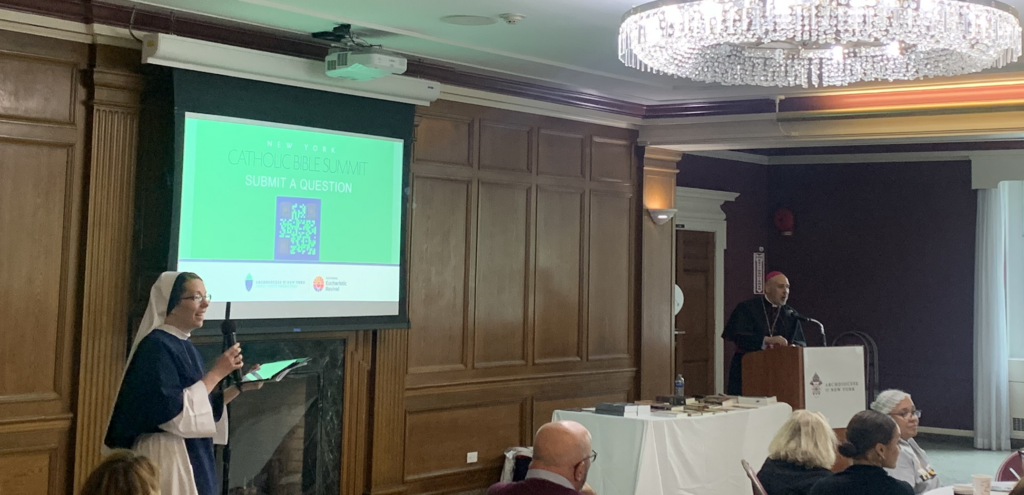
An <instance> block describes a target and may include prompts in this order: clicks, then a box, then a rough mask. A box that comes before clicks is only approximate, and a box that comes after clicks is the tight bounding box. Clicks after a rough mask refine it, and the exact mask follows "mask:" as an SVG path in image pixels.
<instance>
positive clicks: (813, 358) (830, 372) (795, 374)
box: [743, 346, 867, 472]
mask: <svg viewBox="0 0 1024 495" xmlns="http://www.w3.org/2000/svg"><path fill="white" fill-rule="evenodd" d="M864 387H865V384H864V348H863V347H861V346H843V347H796V346H789V347H778V348H775V349H766V350H763V351H757V352H751V353H748V354H747V355H745V356H743V395H750V396H772V395H774V396H775V398H776V399H778V401H779V402H785V403H786V404H789V405H790V406H792V407H793V409H794V410H796V409H807V410H810V411H817V412H820V413H822V414H823V415H824V416H825V418H826V419H828V422H829V425H830V426H832V429H833V430H835V432H836V436H837V437H839V441H840V442H842V441H843V440H845V439H846V425H847V423H849V422H850V418H852V417H853V415H854V414H857V413H858V412H860V411H863V410H864V409H867V404H866V403H865V396H864ZM849 464H850V460H849V459H846V458H845V457H842V456H837V457H836V464H835V465H834V466H832V471H834V472H839V471H842V470H843V469H845V468H846V466H848V465H849Z"/></svg>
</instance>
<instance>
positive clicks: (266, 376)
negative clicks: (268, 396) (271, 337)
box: [242, 358, 309, 383]
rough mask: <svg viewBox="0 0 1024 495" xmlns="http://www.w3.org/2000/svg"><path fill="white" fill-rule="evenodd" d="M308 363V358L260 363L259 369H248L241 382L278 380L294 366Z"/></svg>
mask: <svg viewBox="0 0 1024 495" xmlns="http://www.w3.org/2000/svg"><path fill="white" fill-rule="evenodd" d="M308 363H309V358H298V359H285V360H284V361H274V362H272V363H263V364H261V365H260V369H258V370H255V371H250V372H249V373H247V374H246V375H245V376H243V377H242V383H251V382H279V381H281V379H282V378H284V377H285V375H287V374H288V373H290V372H291V371H292V370H294V369H295V368H298V367H301V366H305V365H306V364H308Z"/></svg>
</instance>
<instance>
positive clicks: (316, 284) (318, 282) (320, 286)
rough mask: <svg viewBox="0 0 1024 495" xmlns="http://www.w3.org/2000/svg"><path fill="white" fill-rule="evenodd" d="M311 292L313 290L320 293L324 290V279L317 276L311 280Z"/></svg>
mask: <svg viewBox="0 0 1024 495" xmlns="http://www.w3.org/2000/svg"><path fill="white" fill-rule="evenodd" d="M313 290H315V291H317V292H320V291H322V290H324V278H323V277H321V276H319V275H317V277H316V278H314V279H313Z"/></svg>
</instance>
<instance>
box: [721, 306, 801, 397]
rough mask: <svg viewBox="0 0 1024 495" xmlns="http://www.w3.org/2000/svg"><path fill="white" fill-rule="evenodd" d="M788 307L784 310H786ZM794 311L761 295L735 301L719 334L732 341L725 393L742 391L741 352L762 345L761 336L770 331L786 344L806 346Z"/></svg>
mask: <svg viewBox="0 0 1024 495" xmlns="http://www.w3.org/2000/svg"><path fill="white" fill-rule="evenodd" d="M787 310H788V311H787ZM795 314H796V312H795V311H792V308H790V307H789V306H782V307H778V308H777V307H773V306H772V304H771V303H770V302H768V299H766V298H765V297H764V296H758V297H755V298H753V299H751V300H749V301H743V302H741V303H739V304H737V305H736V309H734V310H733V311H732V315H731V316H729V322H728V323H726V324H725V331H724V332H722V338H723V339H725V340H730V341H732V342H733V343H735V344H736V353H735V354H733V355H732V364H731V365H730V366H729V387H728V389H727V391H726V393H728V394H729V395H740V394H742V393H743V355H744V354H746V353H748V352H754V351H760V350H761V349H763V348H764V338H765V337H769V336H772V335H778V336H782V337H785V338H786V340H787V341H789V343H790V344H795V345H799V346H806V345H807V341H806V340H805V339H804V330H803V328H802V327H801V326H800V320H798V319H796V317H795V316H793V315H795Z"/></svg>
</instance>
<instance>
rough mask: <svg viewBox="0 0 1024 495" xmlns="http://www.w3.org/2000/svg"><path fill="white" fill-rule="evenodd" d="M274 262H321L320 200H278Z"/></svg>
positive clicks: (281, 197)
mask: <svg viewBox="0 0 1024 495" xmlns="http://www.w3.org/2000/svg"><path fill="white" fill-rule="evenodd" d="M276 215H277V222H276V223H277V229H276V230H277V232H276V235H275V236H274V259H275V260H282V261H320V200H319V199H315V198H288V197H284V196H279V197H278V198H277V212H276Z"/></svg>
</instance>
